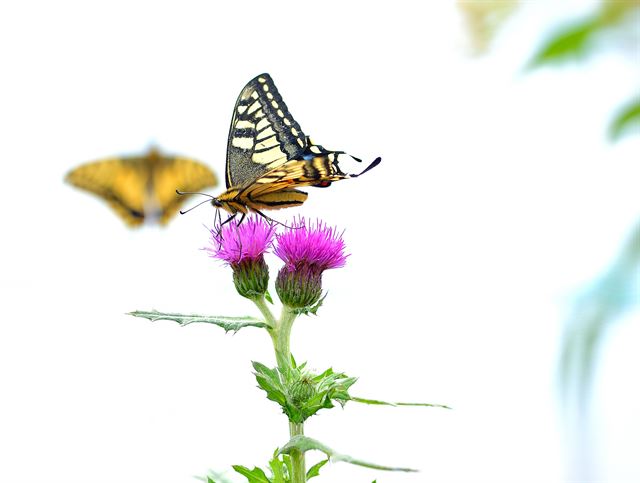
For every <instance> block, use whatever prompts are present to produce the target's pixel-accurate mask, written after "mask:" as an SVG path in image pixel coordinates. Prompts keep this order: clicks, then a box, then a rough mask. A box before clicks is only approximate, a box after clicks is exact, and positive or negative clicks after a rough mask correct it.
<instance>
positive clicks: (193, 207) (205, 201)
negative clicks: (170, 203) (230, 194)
mask: <svg viewBox="0 0 640 483" xmlns="http://www.w3.org/2000/svg"><path fill="white" fill-rule="evenodd" d="M205 203H209V200H204V201H201V202H200V203H198V204H197V205H195V206H192V207H191V208H189V209H188V210H184V211H182V210H180V214H181V215H184V214H186V213H189V212H190V211H191V210H195V209H196V208H197V207H198V206H200V205H204V204H205Z"/></svg>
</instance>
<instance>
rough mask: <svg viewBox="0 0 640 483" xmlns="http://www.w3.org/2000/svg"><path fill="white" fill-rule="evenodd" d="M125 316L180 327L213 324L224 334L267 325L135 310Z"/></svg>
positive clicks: (243, 319)
mask: <svg viewBox="0 0 640 483" xmlns="http://www.w3.org/2000/svg"><path fill="white" fill-rule="evenodd" d="M127 315H133V316H134V317H142V318H144V319H148V320H150V321H151V322H155V321H157V320H172V321H174V322H177V323H178V324H180V325H181V326H182V327H184V326H185V325H189V324H195V323H205V324H214V325H217V326H218V327H222V328H223V329H224V330H225V332H230V331H233V332H238V331H239V330H240V329H242V328H244V327H260V328H267V327H268V325H267V324H266V323H265V322H264V320H262V319H258V318H256V317H249V316H247V317H226V316H218V315H195V314H191V315H186V314H176V313H169V312H158V311H157V310H148V311H144V310H135V311H133V312H129V313H128V314H127Z"/></svg>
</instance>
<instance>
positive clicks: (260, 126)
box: [256, 117, 269, 131]
mask: <svg viewBox="0 0 640 483" xmlns="http://www.w3.org/2000/svg"><path fill="white" fill-rule="evenodd" d="M268 125H269V119H267V118H266V117H265V118H263V119H260V120H259V121H258V124H256V129H257V130H258V131H262V130H263V129H264V128H265V127H267V126H268Z"/></svg>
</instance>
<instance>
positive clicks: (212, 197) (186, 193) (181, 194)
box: [176, 190, 215, 199]
mask: <svg viewBox="0 0 640 483" xmlns="http://www.w3.org/2000/svg"><path fill="white" fill-rule="evenodd" d="M176 193H177V194H179V195H180V196H183V195H202V196H208V197H209V198H211V199H214V198H215V196H213V195H210V194H209V193H200V192H197V191H180V190H176Z"/></svg>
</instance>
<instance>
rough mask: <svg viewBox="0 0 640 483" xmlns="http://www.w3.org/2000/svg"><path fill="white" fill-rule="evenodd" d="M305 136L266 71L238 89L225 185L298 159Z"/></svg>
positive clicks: (247, 181) (250, 179) (247, 180)
mask: <svg viewBox="0 0 640 483" xmlns="http://www.w3.org/2000/svg"><path fill="white" fill-rule="evenodd" d="M306 147H307V138H306V136H305V135H304V133H303V132H302V129H301V128H300V125H299V124H298V123H297V122H296V121H295V119H293V116H292V115H291V113H290V112H289V110H288V109H287V105H286V104H285V103H284V101H283V100H282V97H281V96H280V93H279V92H278V89H277V88H276V86H275V84H274V83H273V80H272V79H271V76H269V74H261V75H259V76H257V77H255V78H254V79H252V80H251V81H249V83H248V84H247V85H246V86H245V87H244V89H242V92H241V93H240V95H239V96H238V100H237V101H236V105H235V107H234V110H233V117H232V119H231V128H230V130H229V140H228V143H227V166H226V182H227V188H231V187H235V186H245V185H248V184H250V183H252V182H254V181H255V180H256V179H258V178H259V177H260V176H261V175H262V174H264V173H266V172H268V171H269V170H271V169H274V168H275V167H277V166H278V165H280V164H283V163H285V162H287V161H289V160H292V159H297V158H300V157H301V156H302V155H303V153H304V151H305V149H306Z"/></svg>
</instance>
